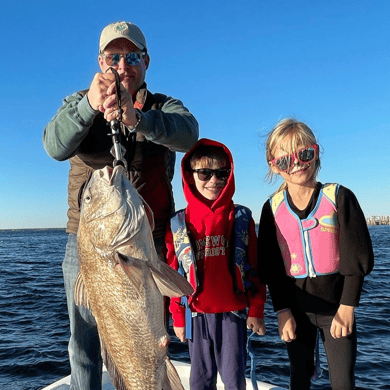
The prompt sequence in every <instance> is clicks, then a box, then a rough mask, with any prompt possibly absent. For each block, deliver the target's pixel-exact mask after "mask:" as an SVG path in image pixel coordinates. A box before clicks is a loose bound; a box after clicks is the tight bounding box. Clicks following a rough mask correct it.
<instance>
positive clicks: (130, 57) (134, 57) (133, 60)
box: [102, 52, 145, 66]
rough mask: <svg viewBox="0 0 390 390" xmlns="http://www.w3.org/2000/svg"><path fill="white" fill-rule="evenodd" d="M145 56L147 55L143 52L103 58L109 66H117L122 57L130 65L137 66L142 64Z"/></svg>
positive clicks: (115, 54)
mask: <svg viewBox="0 0 390 390" xmlns="http://www.w3.org/2000/svg"><path fill="white" fill-rule="evenodd" d="M143 55H145V53H143V52H142V53H137V52H130V53H127V54H117V53H113V54H102V57H103V58H104V59H105V60H106V64H107V65H108V66H117V65H118V64H119V61H120V60H121V58H122V57H123V58H124V59H125V60H126V62H127V64H128V65H131V66H136V65H138V64H139V63H140V62H141V58H142V56H143Z"/></svg>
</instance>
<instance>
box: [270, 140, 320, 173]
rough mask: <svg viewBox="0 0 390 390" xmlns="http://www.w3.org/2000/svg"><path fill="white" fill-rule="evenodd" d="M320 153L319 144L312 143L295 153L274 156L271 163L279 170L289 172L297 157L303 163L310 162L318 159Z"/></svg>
mask: <svg viewBox="0 0 390 390" xmlns="http://www.w3.org/2000/svg"><path fill="white" fill-rule="evenodd" d="M317 155H318V145H317V144H315V145H310V146H306V147H304V148H301V149H299V150H297V151H296V152H295V153H291V154H287V155H285V156H281V157H278V158H274V159H273V160H271V161H270V162H269V163H270V164H272V165H273V166H274V167H275V168H276V169H277V170H278V171H279V172H288V171H290V170H291V168H292V167H293V165H294V161H295V159H297V160H298V161H299V162H300V163H301V164H308V163H310V162H312V161H313V160H315V159H316V157H317Z"/></svg>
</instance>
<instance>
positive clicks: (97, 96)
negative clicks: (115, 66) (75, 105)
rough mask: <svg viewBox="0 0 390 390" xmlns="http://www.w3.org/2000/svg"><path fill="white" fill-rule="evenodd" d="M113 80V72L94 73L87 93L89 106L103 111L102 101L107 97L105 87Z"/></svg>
mask: <svg viewBox="0 0 390 390" xmlns="http://www.w3.org/2000/svg"><path fill="white" fill-rule="evenodd" d="M113 82H114V84H115V75H114V74H113V73H96V74H95V77H94V78H93V80H92V83H91V85H90V87H89V91H88V93H87V97H88V101H89V104H90V106H91V107H92V108H93V109H94V110H95V111H102V112H103V103H104V101H105V100H106V98H107V89H108V87H109V86H110V85H111V84H112V83H113Z"/></svg>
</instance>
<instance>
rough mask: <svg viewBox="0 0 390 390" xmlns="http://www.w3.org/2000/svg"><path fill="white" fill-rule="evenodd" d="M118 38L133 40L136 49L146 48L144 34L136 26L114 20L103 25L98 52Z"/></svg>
mask: <svg viewBox="0 0 390 390" xmlns="http://www.w3.org/2000/svg"><path fill="white" fill-rule="evenodd" d="M118 38H125V39H128V40H129V41H130V42H133V43H134V45H136V46H137V47H138V49H140V50H144V51H146V50H147V48H146V39H145V36H144V34H142V31H141V29H140V28H139V27H138V26H136V25H135V24H133V23H129V22H115V23H111V24H109V25H108V26H106V27H104V29H103V31H102V33H101V35H100V41H99V50H100V53H102V52H103V51H104V49H105V48H106V46H107V45H108V44H109V43H110V42H112V41H113V40H115V39H118Z"/></svg>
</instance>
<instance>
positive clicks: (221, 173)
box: [192, 168, 230, 181]
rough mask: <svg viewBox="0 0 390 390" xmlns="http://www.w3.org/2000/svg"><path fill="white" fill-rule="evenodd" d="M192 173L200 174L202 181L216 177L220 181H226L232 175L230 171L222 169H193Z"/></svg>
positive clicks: (199, 177)
mask: <svg viewBox="0 0 390 390" xmlns="http://www.w3.org/2000/svg"><path fill="white" fill-rule="evenodd" d="M192 172H196V173H197V174H198V179H199V180H201V181H207V180H210V179H211V178H212V177H213V176H214V175H215V176H216V178H217V179H219V180H226V179H227V178H228V177H229V175H230V169H227V168H220V169H209V168H200V169H193V170H192Z"/></svg>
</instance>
